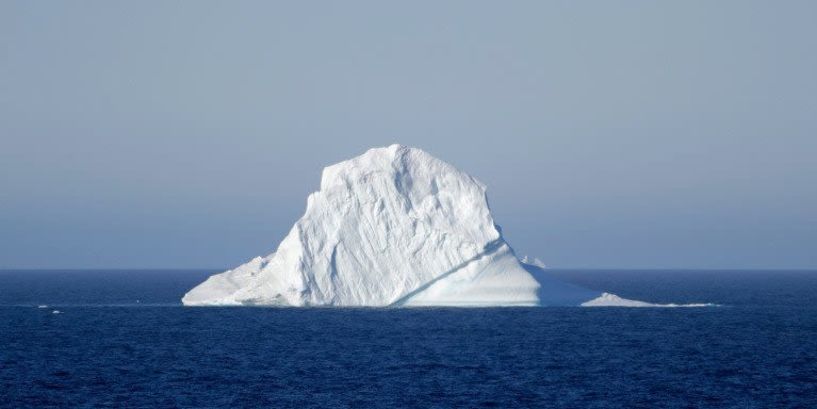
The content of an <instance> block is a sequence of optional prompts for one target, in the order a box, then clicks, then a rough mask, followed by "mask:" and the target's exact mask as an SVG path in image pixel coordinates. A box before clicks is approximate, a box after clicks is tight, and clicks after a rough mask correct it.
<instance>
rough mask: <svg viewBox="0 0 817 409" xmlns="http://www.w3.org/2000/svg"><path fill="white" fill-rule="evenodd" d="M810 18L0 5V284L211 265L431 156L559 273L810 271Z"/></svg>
mask: <svg viewBox="0 0 817 409" xmlns="http://www.w3.org/2000/svg"><path fill="white" fill-rule="evenodd" d="M815 19H817V2H813V1H802V2H800V1H783V2H773V1H761V2H756V1H718V2H712V1H676V2H656V1H628V2H609V1H582V2H574V1H529V2H528V1H512V2H496V1H412V2H388V1H385V2H384V1H344V2H328V1H327V2H323V1H314V2H312V1H310V2H296V1H291V2H267V1H257V2H253V1H229V2H228V1H218V2H213V1H176V2H139V1H107V0H106V1H82V2H32V1H27V0H5V1H2V2H0V268H207V269H221V268H227V267H231V266H234V265H237V264H239V263H242V262H245V261H247V260H249V259H251V258H252V257H254V256H257V255H265V254H268V253H270V252H272V251H273V250H275V248H276V247H277V245H278V243H279V242H280V240H281V239H282V238H283V237H284V235H285V234H286V233H287V232H288V231H289V229H290V227H291V226H292V224H293V223H294V222H295V221H296V220H297V219H298V218H299V217H300V216H301V215H302V214H303V212H304V209H305V204H306V197H307V195H308V194H309V193H310V192H312V191H314V190H317V188H318V184H319V180H320V172H321V170H322V168H323V167H324V166H327V165H330V164H332V163H335V162H338V161H341V160H344V159H348V158H351V157H353V156H356V155H358V154H361V153H362V152H364V151H365V150H366V149H368V148H370V147H376V146H385V145H389V144H392V143H402V144H405V145H409V146H414V147H418V148H422V149H424V150H426V151H428V152H430V153H432V154H433V155H435V156H437V157H439V158H441V159H443V160H445V161H448V162H450V163H452V164H454V165H455V166H457V167H458V168H460V169H462V170H464V171H466V172H468V173H470V174H472V175H474V176H475V177H477V178H478V179H480V180H481V181H483V182H484V183H485V184H487V186H488V195H489V200H490V203H491V208H492V211H493V213H494V219H495V220H496V221H497V223H498V224H500V225H501V226H502V228H503V232H504V235H505V237H506V239H507V240H508V242H509V243H510V244H511V246H512V247H514V248H515V249H516V251H517V253H519V254H528V255H531V256H535V257H538V258H540V259H542V260H543V261H544V262H545V263H546V264H548V265H549V266H551V267H558V268H605V267H607V268H717V269H723V268H735V269H744V268H745V269H765V268H781V269H782V268H786V269H789V268H802V269H808V268H817V180H816V179H817V159H815V157H816V156H817V75H816V74H815V73H817V24H814V21H815Z"/></svg>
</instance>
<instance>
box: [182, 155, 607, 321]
mask: <svg viewBox="0 0 817 409" xmlns="http://www.w3.org/2000/svg"><path fill="white" fill-rule="evenodd" d="M600 297H602V298H600ZM588 300H593V301H591V302H593V303H594V304H593V305H600V304H602V303H604V302H608V303H609V302H610V300H607V299H603V296H602V294H601V293H600V292H598V291H591V290H586V289H583V288H580V287H577V286H573V285H571V284H567V283H563V282H561V281H558V280H555V279H553V278H550V277H548V275H547V274H546V273H545V272H544V270H542V269H541V268H539V267H537V266H534V265H527V264H523V263H520V262H519V260H518V259H517V257H516V255H515V254H514V252H513V250H512V249H511V248H510V246H508V244H507V243H506V242H505V240H504V239H503V237H502V234H501V232H500V230H499V228H498V227H497V226H496V225H495V224H494V220H493V218H492V217H491V212H490V209H489V207H488V201H487V197H486V194H485V186H484V185H483V184H482V183H480V182H479V181H477V180H476V179H474V178H473V177H471V176H469V175H468V174H466V173H464V172H462V171H460V170H458V169H456V168H455V167H453V166H451V165H449V164H448V163H445V162H443V161H441V160H439V159H437V158H434V157H433V156H431V155H429V154H428V153H426V152H424V151H422V150H419V149H414V148H409V147H405V146H402V145H392V146H389V147H386V148H376V149H370V150H369V151H367V152H366V153H364V154H362V155H360V156H358V157H356V158H353V159H350V160H347V161H344V162H341V163H338V164H336V165H332V166H329V167H327V168H326V169H324V171H323V175H322V178H321V185H320V190H319V191H317V192H315V193H312V194H311V195H310V196H309V198H308V200H307V206H306V213H305V214H304V216H303V217H302V218H301V219H300V220H298V221H297V222H296V223H295V225H294V226H293V228H292V230H291V231H290V232H289V234H288V235H287V236H286V237H285V238H284V240H283V241H282V242H281V243H280V245H279V246H278V249H277V250H276V251H275V252H274V253H272V254H270V255H268V256H266V257H257V258H255V259H253V260H251V261H249V262H248V263H246V264H244V265H241V266H239V267H236V268H235V269H232V270H229V271H227V272H224V273H221V274H216V275H214V276H211V277H210V278H208V279H207V280H206V281H205V282H203V283H201V284H200V285H198V286H197V287H195V288H193V289H192V290H190V291H189V292H188V293H187V294H185V296H184V298H182V302H183V303H184V304H185V305H278V306H372V307H386V306H396V307H402V306H537V305H580V304H582V303H584V302H587V301H588Z"/></svg>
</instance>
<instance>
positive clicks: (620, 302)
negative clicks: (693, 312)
mask: <svg viewBox="0 0 817 409" xmlns="http://www.w3.org/2000/svg"><path fill="white" fill-rule="evenodd" d="M581 306H582V307H648V308H679V307H681V308H689V307H716V306H717V304H711V303H694V304H672V303H671V304H654V303H649V302H644V301H636V300H628V299H626V298H621V297H619V296H617V295H615V294H610V293H602V294H601V296H599V297H598V298H594V299H592V300H590V301H586V302H583V303H582V304H581Z"/></svg>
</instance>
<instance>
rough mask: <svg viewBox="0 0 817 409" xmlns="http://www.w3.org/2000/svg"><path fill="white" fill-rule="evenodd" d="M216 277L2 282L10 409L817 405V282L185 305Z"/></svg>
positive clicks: (679, 278) (621, 282)
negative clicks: (578, 304)
mask: <svg viewBox="0 0 817 409" xmlns="http://www.w3.org/2000/svg"><path fill="white" fill-rule="evenodd" d="M209 273H211V272H190V271H0V407H8V408H24V407H38V408H42V407H116V408H120V407H127V408H164V407H273V408H305V407H340V408H345V407H354V408H358V407H360V408H369V407H418V408H428V407H439V408H447V407H500V408H511V407H567V408H618V407H620V408H637V407H644V408H673V407H679V408H681V407H683V408H686V407H713V408H719V407H727V408H732V407H734V408H783V407H803V408H808V407H817V272H786V271H638V272H626V271H572V272H570V271H554V272H553V274H556V275H558V276H560V277H563V278H565V279H567V280H569V281H573V282H575V283H578V284H581V285H585V286H587V287H591V288H594V289H598V290H606V291H611V292H615V293H617V294H619V295H621V296H623V297H627V298H635V299H641V300H646V301H654V302H679V303H680V302H714V303H718V304H722V305H723V306H721V307H714V308H689V309H687V308H677V309H616V308H598V309H588V308H491V309H444V308H432V309H391V310H378V309H345V310H339V309H303V310H301V309H267V308H183V307H181V306H179V302H178V300H179V298H180V297H181V296H182V294H184V292H185V291H186V290H187V289H189V288H190V287H192V286H193V285H195V284H196V283H198V282H199V281H201V280H203V279H204V278H205V276H207V275H208V274H209ZM39 304H47V305H48V306H49V307H48V308H37V307H36V306H37V305H39ZM54 309H58V310H60V311H62V314H53V313H52V310H54Z"/></svg>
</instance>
